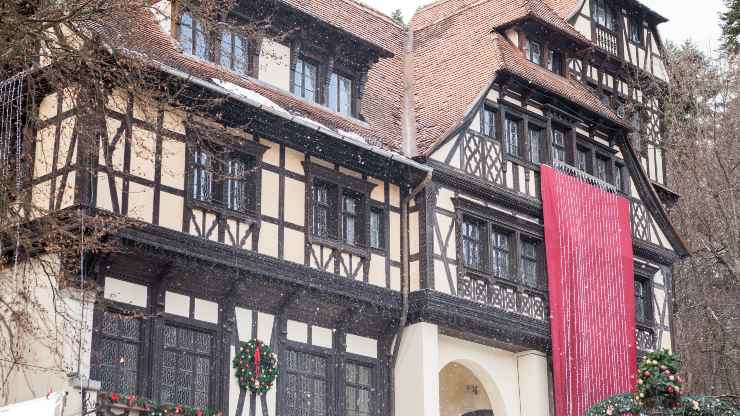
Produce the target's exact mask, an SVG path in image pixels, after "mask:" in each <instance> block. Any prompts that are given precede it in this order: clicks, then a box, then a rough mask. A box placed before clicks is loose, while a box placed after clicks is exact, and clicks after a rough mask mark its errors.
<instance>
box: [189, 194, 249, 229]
mask: <svg viewBox="0 0 740 416" xmlns="http://www.w3.org/2000/svg"><path fill="white" fill-rule="evenodd" d="M188 205H189V206H190V208H197V209H202V210H205V211H209V212H213V213H215V214H217V215H219V216H222V217H228V218H236V219H239V220H242V221H244V222H248V223H256V222H258V221H259V215H257V213H256V212H255V211H253V210H247V211H235V210H233V209H229V208H226V207H224V206H221V205H219V204H214V203H209V202H203V201H200V200H197V199H190V200H189V201H188Z"/></svg>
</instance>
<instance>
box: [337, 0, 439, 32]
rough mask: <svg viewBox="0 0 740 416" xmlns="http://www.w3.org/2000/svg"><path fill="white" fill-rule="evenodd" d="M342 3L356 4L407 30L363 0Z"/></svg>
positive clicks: (349, 0)
mask: <svg viewBox="0 0 740 416" xmlns="http://www.w3.org/2000/svg"><path fill="white" fill-rule="evenodd" d="M342 1H344V2H345V3H352V4H354V5H355V6H358V7H360V8H361V9H365V11H366V12H368V13H370V14H373V15H375V16H376V17H379V18H381V19H383V20H385V21H386V22H388V23H391V24H393V25H395V26H397V27H398V28H400V29H404V28H405V26H404V25H402V24H400V23H398V22H397V21H396V20H395V19H393V18H392V17H390V16H388V15H387V14H385V13H383V12H381V11H380V10H378V9H376V8H374V7H372V6H370V5H368V4H366V3H365V2H363V1H362V0H342ZM445 1H447V0H445Z"/></svg>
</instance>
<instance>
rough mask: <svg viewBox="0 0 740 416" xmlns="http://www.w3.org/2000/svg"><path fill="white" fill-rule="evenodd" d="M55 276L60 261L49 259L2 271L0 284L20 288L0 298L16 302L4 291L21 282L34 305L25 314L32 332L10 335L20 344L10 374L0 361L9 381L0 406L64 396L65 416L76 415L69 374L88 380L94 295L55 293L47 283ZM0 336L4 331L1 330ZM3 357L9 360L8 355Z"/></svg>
mask: <svg viewBox="0 0 740 416" xmlns="http://www.w3.org/2000/svg"><path fill="white" fill-rule="evenodd" d="M58 270H59V261H58V259H57V258H56V257H55V256H48V255H47V256H41V257H38V258H35V259H33V260H31V261H28V262H24V263H21V264H19V265H18V267H17V268H13V267H10V268H5V269H2V270H0V279H2V280H3V281H4V282H8V283H10V282H14V281H15V282H17V283H18V285H17V286H16V284H4V285H2V286H0V296H2V297H3V298H4V299H8V300H10V299H14V298H15V299H18V297H17V296H11V293H8V290H16V289H17V287H20V286H21V284H20V281H21V280H22V279H25V285H23V286H25V287H28V288H29V289H30V293H31V296H32V301H33V302H37V305H38V306H37V307H34V308H27V309H26V311H28V313H29V319H30V320H31V322H32V323H33V325H34V329H33V330H32V331H28V332H23V331H20V330H19V329H18V328H15V327H14V328H13V329H12V331H13V335H14V337H15V341H16V342H20V343H21V346H22V348H20V349H19V351H22V355H21V356H20V357H19V362H18V363H17V364H16V365H15V366H14V367H13V368H12V369H10V368H9V367H8V365H7V364H6V363H5V361H0V372H2V376H3V377H7V384H6V385H7V386H8V391H7V396H6V397H4V400H3V401H2V402H0V403H3V404H7V403H16V402H22V401H26V400H31V399H34V398H39V397H44V396H45V395H46V394H47V393H48V392H49V391H53V392H59V393H62V394H66V406H65V409H64V414H65V415H66V414H69V415H74V414H80V409H81V393H80V390H77V389H76V388H74V387H73V385H72V383H71V381H70V378H69V377H68V374H72V373H77V372H78V371H79V374H80V375H82V377H83V378H88V377H89V374H90V348H91V340H92V317H93V305H94V302H95V298H94V296H95V295H94V293H92V292H81V291H78V290H74V289H61V288H59V287H58V286H57V283H56V281H55V279H54V278H51V279H50V276H54V275H56V273H57V272H58ZM11 302H12V301H11ZM54 311H57V312H56V313H55V312H54ZM2 313H6V310H5V309H4V310H3V312H2ZM6 318H7V317H6ZM10 321H12V320H8V322H10ZM0 330H2V331H5V328H4V327H3V328H2V329H0ZM8 339H9V337H8V334H7V333H5V334H2V335H0V340H3V341H2V342H3V344H4V345H2V348H3V349H4V350H5V351H8V350H9V348H10V345H8V344H5V342H7V340H8ZM3 356H4V357H7V354H4V355H3ZM93 402H94V400H93ZM92 404H93V405H94V403H92Z"/></svg>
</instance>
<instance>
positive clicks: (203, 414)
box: [98, 392, 223, 416]
mask: <svg viewBox="0 0 740 416" xmlns="http://www.w3.org/2000/svg"><path fill="white" fill-rule="evenodd" d="M98 401H99V402H100V403H101V404H103V405H104V406H121V407H125V408H129V409H133V410H136V411H138V412H139V414H140V415H141V416H173V415H177V416H221V415H223V413H221V412H218V411H215V410H212V409H201V408H198V407H193V406H187V405H183V404H170V403H167V404H160V403H156V402H155V401H153V400H150V399H147V398H145V397H141V396H136V395H134V394H129V395H127V396H124V395H122V394H118V393H115V392H113V393H100V394H99V395H98Z"/></svg>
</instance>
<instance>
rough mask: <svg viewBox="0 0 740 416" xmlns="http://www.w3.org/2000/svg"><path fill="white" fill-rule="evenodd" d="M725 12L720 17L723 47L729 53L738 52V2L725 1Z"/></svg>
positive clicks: (739, 27) (739, 50) (739, 26)
mask: <svg viewBox="0 0 740 416" xmlns="http://www.w3.org/2000/svg"><path fill="white" fill-rule="evenodd" d="M725 5H726V6H727V11H726V12H724V13H722V14H721V15H720V20H721V21H722V40H723V47H724V48H725V50H727V51H728V52H730V53H738V52H740V42H738V40H739V39H738V38H740V0H725Z"/></svg>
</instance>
